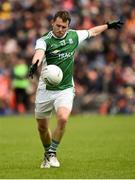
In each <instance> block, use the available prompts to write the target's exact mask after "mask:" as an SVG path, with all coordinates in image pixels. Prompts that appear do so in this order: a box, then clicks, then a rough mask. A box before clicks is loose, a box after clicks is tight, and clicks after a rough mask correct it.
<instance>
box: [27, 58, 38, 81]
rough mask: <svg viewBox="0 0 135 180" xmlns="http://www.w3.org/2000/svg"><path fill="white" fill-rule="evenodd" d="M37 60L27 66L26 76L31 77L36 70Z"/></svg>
mask: <svg viewBox="0 0 135 180" xmlns="http://www.w3.org/2000/svg"><path fill="white" fill-rule="evenodd" d="M38 62H39V60H37V62H36V63H35V64H32V65H31V66H30V68H29V72H28V76H29V77H31V78H32V79H33V75H34V73H35V72H36V70H37V65H38Z"/></svg>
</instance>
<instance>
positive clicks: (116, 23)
mask: <svg viewBox="0 0 135 180" xmlns="http://www.w3.org/2000/svg"><path fill="white" fill-rule="evenodd" d="M106 24H107V25H108V29H120V28H122V26H123V24H124V22H123V21H122V20H120V19H119V20H115V21H110V22H107V23H106Z"/></svg>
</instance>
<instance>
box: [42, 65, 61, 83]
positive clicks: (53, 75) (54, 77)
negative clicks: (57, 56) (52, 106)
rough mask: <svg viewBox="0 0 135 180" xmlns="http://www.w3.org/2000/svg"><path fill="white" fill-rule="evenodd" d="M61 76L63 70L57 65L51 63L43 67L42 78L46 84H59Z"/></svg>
mask: <svg viewBox="0 0 135 180" xmlns="http://www.w3.org/2000/svg"><path fill="white" fill-rule="evenodd" d="M62 78H63V72H62V70H61V68H59V67H58V66H56V65H54V64H51V65H48V66H46V67H45V70H44V72H43V74H42V79H43V81H44V82H45V84H46V85H49V86H56V85H58V84H60V82H61V81H62Z"/></svg>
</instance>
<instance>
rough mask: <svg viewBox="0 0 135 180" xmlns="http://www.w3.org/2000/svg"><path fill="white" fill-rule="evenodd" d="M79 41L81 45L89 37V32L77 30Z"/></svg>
mask: <svg viewBox="0 0 135 180" xmlns="http://www.w3.org/2000/svg"><path fill="white" fill-rule="evenodd" d="M76 33H77V35H78V39H79V44H80V43H81V42H82V41H84V40H85V39H87V38H88V37H89V32H88V30H77V31H76Z"/></svg>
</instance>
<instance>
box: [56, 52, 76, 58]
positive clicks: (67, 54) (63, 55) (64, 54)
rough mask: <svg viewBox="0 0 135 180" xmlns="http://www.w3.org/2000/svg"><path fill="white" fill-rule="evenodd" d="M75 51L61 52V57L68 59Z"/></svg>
mask: <svg viewBox="0 0 135 180" xmlns="http://www.w3.org/2000/svg"><path fill="white" fill-rule="evenodd" d="M73 54H74V52H73V51H72V52H66V53H60V54H59V59H67V58H70V57H71V56H73Z"/></svg>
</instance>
